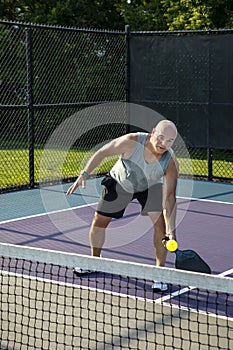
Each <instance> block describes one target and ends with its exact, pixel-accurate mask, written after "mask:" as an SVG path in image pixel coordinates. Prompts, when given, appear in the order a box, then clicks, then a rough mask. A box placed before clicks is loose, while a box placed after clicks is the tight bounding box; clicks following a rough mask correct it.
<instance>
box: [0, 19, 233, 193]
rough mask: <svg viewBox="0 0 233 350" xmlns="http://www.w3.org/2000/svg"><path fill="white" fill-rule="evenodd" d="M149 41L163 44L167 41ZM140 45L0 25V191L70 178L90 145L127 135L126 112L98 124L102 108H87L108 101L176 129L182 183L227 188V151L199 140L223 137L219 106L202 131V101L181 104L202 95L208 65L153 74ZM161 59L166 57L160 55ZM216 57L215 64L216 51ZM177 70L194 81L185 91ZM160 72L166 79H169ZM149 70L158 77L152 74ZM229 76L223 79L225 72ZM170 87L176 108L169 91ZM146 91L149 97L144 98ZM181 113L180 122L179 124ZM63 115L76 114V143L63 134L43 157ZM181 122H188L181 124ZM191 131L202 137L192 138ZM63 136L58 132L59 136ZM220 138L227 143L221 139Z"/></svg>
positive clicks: (90, 34)
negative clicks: (200, 181)
mask: <svg viewBox="0 0 233 350" xmlns="http://www.w3.org/2000/svg"><path fill="white" fill-rule="evenodd" d="M150 35H153V34H150ZM206 35H207V34H206ZM216 35H217V34H216ZM138 36H140V39H141V42H143V40H144V43H143V44H142V46H141V47H140V45H141V44H140V45H139V46H138V42H137V40H135V38H138ZM171 36H172V35H171ZM173 36H174V34H173ZM179 36H180V34H179V33H178V34H177V37H179ZM157 37H159V38H160V40H162V41H164V40H165V38H166V37H167V34H166V35H164V36H163V35H162V34H159V36H157ZM183 37H184V38H185V35H183ZM231 37H233V36H232V34H231ZM173 40H174V37H173ZM147 42H148V37H145V34H144V33H137V34H136V35H135V36H134V35H133V33H130V32H129V31H126V32H115V31H114V32H111V31H97V30H82V29H75V28H60V27H59V28H57V27H52V26H41V25H27V24H21V23H12V22H6V21H0V59H1V68H0V121H1V134H0V191H1V192H2V191H6V190H13V189H19V188H25V187H26V188H33V187H34V186H38V185H39V184H42V183H48V182H51V183H54V182H55V181H65V180H66V181H71V180H73V179H74V178H75V177H76V176H77V174H78V173H79V171H80V169H81V168H82V165H83V162H84V161H85V160H86V159H87V158H88V157H89V155H90V152H92V151H93V150H95V147H97V146H98V145H99V144H101V143H102V142H105V141H106V140H109V139H112V138H114V137H117V136H119V135H122V134H124V133H125V132H127V131H128V130H129V128H128V127H127V121H128V119H127V108H126V109H125V110H124V108H123V109H122V106H120V107H115V108H114V111H115V112H114V113H111V115H109V117H106V115H107V112H106V115H104V116H103V109H98V108H97V107H96V106H99V105H104V104H106V102H107V103H112V102H113V101H117V102H123V103H124V102H133V103H138V104H141V105H146V106H149V107H150V108H152V109H155V110H157V111H158V112H159V113H161V114H162V115H164V116H166V117H167V118H169V119H171V120H174V121H175V122H176V124H177V126H178V129H179V132H180V134H181V136H182V137H183V139H184V141H185V142H187V147H188V149H189V152H190V156H191V159H192V169H190V168H189V162H185V159H184V157H183V155H182V153H180V154H179V152H178V157H179V158H180V162H181V165H182V169H181V170H182V174H183V175H185V176H192V175H193V174H194V175H196V176H197V177H201V178H207V179H210V180H213V179H220V180H224V181H226V180H232V178H233V168H232V148H227V149H225V148H224V147H217V146H216V147H209V146H208V145H207V143H205V142H204V143H203V142H202V137H204V138H205V140H206V138H208V137H209V136H210V135H209V136H208V132H209V130H212V133H213V129H216V130H218V129H219V130H220V129H221V130H222V131H221V135H224V130H226V129H227V128H228V126H227V125H225V126H224V127H223V125H221V110H219V105H218V106H217V107H216V108H218V115H219V119H217V118H215V119H214V123H213V125H212V126H211V127H210V125H208V123H210V120H209V119H208V118H201V117H200V116H201V114H200V113H203V114H202V116H203V115H206V113H207V112H208V108H209V105H207V108H206V106H205V107H204V108H203V107H202V106H201V105H200V103H199V102H201V101H197V102H198V103H191V102H192V101H190V96H195V94H196V91H197V89H198V88H199V89H200V90H201V91H202V92H203V91H204V92H205V93H206V92H207V94H208V93H209V91H210V90H209V87H210V86H209V85H210V82H211V81H213V78H211V77H210V76H209V75H208V74H209V73H210V72H209V73H208V74H207V72H206V70H205V69H203V65H204V64H205V62H204V61H208V59H209V58H208V57H204V56H202V60H201V61H200V56H199V62H198V64H197V60H198V59H197V58H195V57H194V56H193V57H192V56H188V55H186V57H185V60H183V61H182V62H183V63H182V62H180V64H179V65H178V64H177V62H178V61H177V60H176V67H174V60H173V56H170V58H169V55H168V56H167V57H166V59H167V60H166V62H165V63H166V64H165V65H163V66H162V65H161V64H160V63H161V62H162V60H163V52H161V51H160V52H159V53H158V54H157V55H156V57H155V56H154V55H149V54H148V52H147V51H146V48H147ZM143 45H144V46H143ZM164 45H165V46H164V48H166V44H165V43H164ZM143 50H144V51H143ZM195 50H196V49H195ZM228 50H229V49H228ZM167 52H168V54H169V50H168V51H167ZM171 54H172V53H171ZM218 55H219V57H220V58H221V53H218ZM231 55H232V50H231V51H230V53H229V55H228V56H227V57H228V58H227V59H229V58H230V57H233V55H232V56H231ZM156 59H157V61H156ZM179 59H180V57H179ZM203 60H204V61H203ZM159 62H160V63H159ZM185 62H186V63H185ZM231 62H232V61H231ZM148 65H149V66H150V67H149V66H148ZM185 65H186V67H187V68H188V71H189V74H191V76H192V77H193V78H192V82H191V83H192V84H188V85H187V84H186V83H187V82H188V80H187V79H188V77H187V70H186V72H185ZM148 67H149V68H148ZM169 67H171V68H172V69H173V72H174V74H175V75H173V76H172V75H171V74H170V71H169ZM197 67H199V68H198V70H197ZM200 67H201V69H200ZM156 70H157V71H156ZM158 70H159V74H157V73H156V74H157V75H154V76H153V74H151V72H153V71H155V72H158ZM229 74H231V76H232V72H229ZM155 77H156V78H155ZM178 77H179V78H178ZM154 78H155V79H154ZM215 78H216V77H214V79H215ZM182 79H183V85H180V86H179V89H178V86H177V82H178V81H179V82H180V81H182ZM216 79H217V78H216ZM218 79H220V77H219V78H218ZM135 81H136V84H135ZM200 82H201V84H202V85H200ZM153 84H154V85H153ZM172 84H173V85H174V91H175V92H176V100H174V96H172V95H171V90H169V88H168V87H169V86H170V85H172ZM193 84H194V85H193ZM148 87H149V89H148ZM189 89H190V91H189ZM151 91H154V92H153V93H152V95H151ZM232 91H233V90H232ZM178 92H179V93H181V92H182V98H183V100H185V103H181V102H180V100H179V96H178ZM169 94H170V95H169ZM169 96H170V97H169ZM151 101H153V103H151ZM229 101H231V103H229ZM232 101H233V98H232V96H230V97H229V96H228V97H227V101H226V102H227V103H226V104H225V105H224V106H222V107H223V110H224V108H225V109H226V108H232ZM195 102H196V101H195ZM220 107H221V106H220ZM212 108H214V107H213V106H212ZM86 109H88V110H89V114H88V115H87V113H85V110H86ZM182 109H183V112H182ZM187 114H188V115H189V118H186V117H185V116H187ZM71 116H76V118H75V119H74V120H71V122H74V123H75V127H74V129H75V128H76V130H77V128H78V129H79V131H80V137H77V139H75V142H71V141H70V140H69V134H68V135H67V134H66V139H68V140H64V138H63V137H61V141H60V145H56V147H54V148H53V149H52V150H51V149H50V150H48V149H47V153H46V152H45V150H46V147H47V144H48V140H50V141H49V142H50V146H51V142H52V141H51V137H53V135H54V133H55V131H56V130H57V129H58V128H59V126H60V125H63V124H64V123H65V121H66V120H67V119H69V118H70V117H71ZM142 118H143V116H142ZM190 118H191V119H192V120H195V121H196V122H195V123H190V120H191V119H190ZM222 120H223V119H222ZM106 121H107V122H106ZM77 125H78V127H77ZM200 126H202V129H201V130H204V131H203V132H204V133H205V136H202V135H201V133H200V132H199V130H200ZM230 130H232V129H230ZM62 132H63V131H62V129H61V130H60V135H61V136H62ZM64 132H67V130H65V131H64ZM69 132H70V131H69ZM193 133H195V135H198V142H196V143H195V142H193V137H192V135H193ZM226 139H227V140H229V135H228V134H227V135H226ZM62 142H64V143H65V145H64V144H62ZM227 142H229V141H227ZM58 144H59V142H58ZM68 144H69V147H68ZM212 146H213V145H212ZM65 149H66V150H68V151H67V152H65V151H64V150H65ZM64 152H65V154H64ZM61 162H62V169H61V167H60V166H61ZM112 163H113V160H111V159H110V160H109V161H108V162H106V163H105V164H103V165H101V167H100V168H99V169H98V170H97V171H98V172H100V173H103V172H106V171H108V170H109V168H110V166H111V165H112Z"/></svg>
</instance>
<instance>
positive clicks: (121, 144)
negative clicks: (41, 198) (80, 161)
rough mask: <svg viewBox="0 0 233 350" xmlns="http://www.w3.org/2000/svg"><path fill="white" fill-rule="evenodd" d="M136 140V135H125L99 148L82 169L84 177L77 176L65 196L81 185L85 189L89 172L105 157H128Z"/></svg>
mask: <svg viewBox="0 0 233 350" xmlns="http://www.w3.org/2000/svg"><path fill="white" fill-rule="evenodd" d="M136 140H137V134H127V135H124V136H121V137H118V138H116V139H114V140H112V141H110V142H109V143H107V144H106V145H104V146H103V147H101V148H100V149H99V150H98V151H97V152H95V153H94V154H93V156H92V157H91V158H90V159H89V161H88V163H87V165H86V166H85V168H84V172H85V175H79V176H78V178H77V180H76V181H75V182H74V183H73V185H71V186H70V187H69V189H68V191H67V193H66V194H67V195H69V194H72V193H73V192H74V191H75V190H76V188H78V187H79V186H81V185H82V187H83V188H85V185H86V175H87V174H91V172H92V171H93V170H94V169H95V168H96V167H97V166H98V165H99V164H100V163H101V162H102V161H103V160H104V159H105V158H107V157H112V156H116V155H122V156H124V157H126V158H127V157H128V156H129V155H130V154H131V153H132V151H133V148H134V146H135V141H136Z"/></svg>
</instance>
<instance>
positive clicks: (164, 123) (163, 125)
mask: <svg viewBox="0 0 233 350" xmlns="http://www.w3.org/2000/svg"><path fill="white" fill-rule="evenodd" d="M155 131H156V133H158V134H163V133H166V134H169V135H170V138H172V139H174V140H175V138H176V136H177V129H176V126H175V124H174V123H173V122H172V121H170V120H161V121H160V122H159V123H158V124H157V125H156V127H155Z"/></svg>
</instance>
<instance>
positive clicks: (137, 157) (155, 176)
mask: <svg viewBox="0 0 233 350" xmlns="http://www.w3.org/2000/svg"><path fill="white" fill-rule="evenodd" d="M147 136H148V133H143V132H139V133H138V140H137V142H136V145H135V147H134V150H133V153H132V154H131V156H130V157H129V158H127V159H125V158H122V157H120V158H119V159H118V161H117V162H116V164H115V165H114V166H113V168H112V169H111V171H110V175H111V176H112V177H113V178H114V179H115V180H116V181H117V182H118V183H119V184H120V185H121V186H122V187H123V188H124V190H125V191H127V192H130V193H135V192H142V191H144V190H146V189H147V188H149V187H150V186H152V185H155V184H157V183H162V182H163V177H164V175H165V173H166V170H167V167H168V164H169V161H170V159H171V156H172V154H173V150H172V149H169V150H168V151H166V152H165V153H164V154H163V156H162V157H161V158H160V160H159V161H158V162H156V163H152V164H148V163H147V162H146V161H145V159H144V145H145V142H146V138H147Z"/></svg>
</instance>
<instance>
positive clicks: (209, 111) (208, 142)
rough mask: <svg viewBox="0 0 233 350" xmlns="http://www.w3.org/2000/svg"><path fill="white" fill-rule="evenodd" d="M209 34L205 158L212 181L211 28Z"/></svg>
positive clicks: (209, 177) (209, 178)
mask: <svg viewBox="0 0 233 350" xmlns="http://www.w3.org/2000/svg"><path fill="white" fill-rule="evenodd" d="M208 34H209V87H208V89H209V97H208V99H209V101H208V116H207V159H208V180H209V181H213V150H212V148H211V145H210V140H211V135H210V133H211V132H210V125H211V114H212V74H213V72H212V49H211V48H212V42H211V30H209V31H208Z"/></svg>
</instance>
